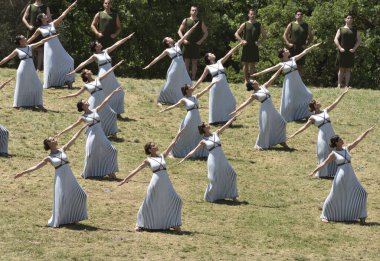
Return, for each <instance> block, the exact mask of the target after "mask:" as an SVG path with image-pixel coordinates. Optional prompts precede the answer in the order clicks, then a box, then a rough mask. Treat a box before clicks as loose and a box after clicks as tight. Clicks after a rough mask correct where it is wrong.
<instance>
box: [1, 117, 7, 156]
mask: <svg viewBox="0 0 380 261" xmlns="http://www.w3.org/2000/svg"><path fill="white" fill-rule="evenodd" d="M8 139H9V132H8V130H7V129H6V128H5V127H4V126H3V125H1V124H0V154H8Z"/></svg>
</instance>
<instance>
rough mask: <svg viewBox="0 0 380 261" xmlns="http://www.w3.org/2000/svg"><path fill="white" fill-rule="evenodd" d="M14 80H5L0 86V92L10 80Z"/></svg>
mask: <svg viewBox="0 0 380 261" xmlns="http://www.w3.org/2000/svg"><path fill="white" fill-rule="evenodd" d="M13 79H14V77H12V78H10V79H8V80H6V81H5V82H4V83H2V84H0V90H1V89H3V88H4V87H5V86H6V85H7V84H8V83H10V82H11V81H12V80H13Z"/></svg>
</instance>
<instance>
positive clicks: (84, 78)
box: [80, 69, 88, 82]
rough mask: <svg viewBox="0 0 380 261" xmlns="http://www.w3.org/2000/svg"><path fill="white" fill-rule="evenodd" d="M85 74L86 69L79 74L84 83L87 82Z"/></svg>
mask: <svg viewBox="0 0 380 261" xmlns="http://www.w3.org/2000/svg"><path fill="white" fill-rule="evenodd" d="M86 74H87V73H86V69H83V71H82V72H81V73H80V77H82V81H84V82H88V77H87V75H86Z"/></svg>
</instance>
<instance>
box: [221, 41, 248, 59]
mask: <svg viewBox="0 0 380 261" xmlns="http://www.w3.org/2000/svg"><path fill="white" fill-rule="evenodd" d="M242 44H243V43H242V42H240V43H238V44H237V45H236V46H235V47H234V48H232V49H231V50H230V51H229V52H228V53H227V54H226V55H225V56H224V57H223V58H222V59H220V62H221V63H222V64H224V63H225V62H226V61H227V60H228V58H230V57H231V55H232V54H233V53H234V52H235V51H236V50H237V49H238V48H239V47H240V46H241V45H242Z"/></svg>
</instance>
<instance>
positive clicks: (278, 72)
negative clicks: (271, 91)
mask: <svg viewBox="0 0 380 261" xmlns="http://www.w3.org/2000/svg"><path fill="white" fill-rule="evenodd" d="M283 68H284V65H282V66H281V67H280V69H278V70H277V72H276V73H275V74H273V75H272V77H270V79H269V80H268V81H267V82H266V83H264V84H263V85H264V86H265V88H268V87H269V86H271V85H272V83H273V81H274V80H276V78H277V77H278V76H279V75H280V73H281V72H282V69H283Z"/></svg>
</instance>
